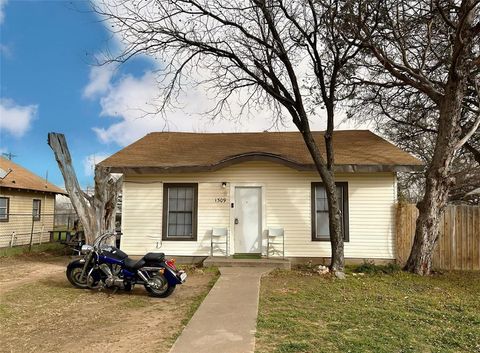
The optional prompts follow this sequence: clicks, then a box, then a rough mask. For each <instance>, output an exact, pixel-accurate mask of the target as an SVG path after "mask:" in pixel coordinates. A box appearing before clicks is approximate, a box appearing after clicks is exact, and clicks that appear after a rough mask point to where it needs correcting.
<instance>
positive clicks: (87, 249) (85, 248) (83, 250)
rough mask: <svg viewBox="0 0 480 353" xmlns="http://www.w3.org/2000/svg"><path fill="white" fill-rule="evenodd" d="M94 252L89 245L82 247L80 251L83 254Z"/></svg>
mask: <svg viewBox="0 0 480 353" xmlns="http://www.w3.org/2000/svg"><path fill="white" fill-rule="evenodd" d="M92 250H93V246H91V245H88V244H84V245H82V248H81V249H80V251H81V253H82V254H87V253H89V252H90V251H92Z"/></svg>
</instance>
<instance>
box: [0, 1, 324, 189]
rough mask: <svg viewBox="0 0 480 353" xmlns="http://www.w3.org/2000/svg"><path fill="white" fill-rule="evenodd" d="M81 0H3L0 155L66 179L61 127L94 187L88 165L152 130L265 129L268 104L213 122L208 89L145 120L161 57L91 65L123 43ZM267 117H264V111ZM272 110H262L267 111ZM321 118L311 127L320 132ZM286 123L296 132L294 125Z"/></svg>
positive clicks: (85, 181) (81, 173) (84, 178)
mask: <svg viewBox="0 0 480 353" xmlns="http://www.w3.org/2000/svg"><path fill="white" fill-rule="evenodd" d="M105 26H108V23H106V22H102V21H100V19H99V18H98V17H97V16H96V15H95V14H94V13H93V12H92V11H91V9H90V4H89V2H84V1H74V2H67V1H15V0H0V153H13V154H15V155H17V157H15V158H14V161H15V162H17V163H19V164H21V165H23V166H24V167H26V168H28V169H30V170H32V171H33V172H35V173H36V174H38V175H40V176H45V175H46V173H47V171H48V179H49V181H51V182H53V183H55V184H57V185H59V186H63V184H64V183H63V179H62V176H61V174H60V171H59V170H58V167H57V165H56V162H55V159H54V157H53V153H52V151H51V150H50V148H49V147H48V145H47V134H48V132H49V131H56V132H61V133H64V134H65V135H66V137H67V141H68V144H69V147H70V152H71V154H72V157H73V160H74V166H75V169H76V172H77V177H78V179H79V181H80V184H81V185H82V186H84V187H85V186H87V185H91V184H92V170H93V168H92V162H94V161H95V162H99V161H100V160H101V159H102V158H105V157H106V156H108V155H110V154H112V153H114V152H116V151H118V150H119V149H121V148H122V147H124V146H126V145H128V144H129V143H131V142H133V141H135V140H137V139H138V138H141V137H142V136H144V135H145V134H146V133H148V132H151V131H162V130H170V131H196V132H206V131H262V130H265V129H268V128H270V127H271V126H272V122H271V120H269V118H265V116H269V117H270V119H271V113H269V112H268V111H266V112H261V113H260V114H257V115H255V116H254V117H253V118H252V119H250V120H241V121H240V122H231V121H215V122H213V123H212V121H211V119H209V118H208V116H207V117H205V116H203V117H202V116H199V114H198V113H199V112H201V111H202V110H203V111H206V110H208V107H209V104H211V100H209V98H208V94H207V93H206V91H202V90H198V89H193V90H191V91H188V92H185V94H184V96H183V97H181V100H182V101H183V102H184V103H185V104H184V106H183V107H182V109H179V110H176V111H169V112H167V114H165V115H162V116H158V115H157V116H155V115H151V116H149V117H144V112H145V110H147V111H151V110H152V106H154V104H155V101H156V98H157V97H158V86H157V81H156V79H157V78H158V77H157V74H156V73H155V70H157V69H158V68H160V67H161V63H158V62H156V61H154V60H153V59H151V58H146V57H140V58H135V59H134V60H132V61H129V62H128V63H127V64H123V65H121V66H119V67H113V66H112V65H104V66H98V65H95V63H96V62H97V61H96V58H98V57H99V56H100V57H101V55H102V53H105V51H106V50H108V51H110V52H113V53H115V52H117V53H118V52H119V51H120V50H121V48H122V43H121V41H120V40H119V39H118V38H116V37H115V36H113V35H112V34H111V33H109V32H108V30H107V27H105ZM262 114H263V115H262ZM265 114H266V115H265ZM323 125H324V121H322V119H319V120H317V121H315V122H314V123H313V124H312V126H313V129H315V128H316V129H322V128H323V127H324V126H323ZM281 129H282V130H292V129H294V128H293V126H292V125H291V124H288V123H287V124H286V126H282V127H281Z"/></svg>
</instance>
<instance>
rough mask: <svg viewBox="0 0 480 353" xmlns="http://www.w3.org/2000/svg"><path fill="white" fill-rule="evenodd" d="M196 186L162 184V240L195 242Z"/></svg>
mask: <svg viewBox="0 0 480 353" xmlns="http://www.w3.org/2000/svg"><path fill="white" fill-rule="evenodd" d="M197 193H198V184H163V232H162V238H163V240H197V205H198V198H197Z"/></svg>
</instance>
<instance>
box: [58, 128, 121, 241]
mask: <svg viewBox="0 0 480 353" xmlns="http://www.w3.org/2000/svg"><path fill="white" fill-rule="evenodd" d="M48 144H49V146H50V147H51V148H52V150H53V152H54V154H55V159H56V160H57V163H58V167H59V168H60V171H61V172H62V175H63V180H64V181H65V188H66V189H67V192H68V196H69V197H70V201H71V202H72V205H73V208H74V209H75V212H76V213H77V215H78V218H79V219H80V222H81V223H82V225H83V229H84V231H85V241H86V243H87V244H92V243H93V242H94V240H95V239H96V238H97V237H98V236H99V235H101V234H103V233H105V232H113V231H114V230H115V210H116V204H117V197H118V192H119V190H120V188H121V184H122V178H115V177H113V176H112V175H111V174H110V171H109V170H108V168H103V167H100V166H97V167H96V168H95V193H94V195H91V196H90V195H87V194H86V193H85V192H84V191H83V190H82V189H81V188H80V184H79V183H78V179H77V176H76V174H75V170H74V168H73V165H72V157H71V156H70V151H69V150H68V146H67V141H66V140H65V136H64V135H63V134H58V133H53V132H50V133H49V134H48Z"/></svg>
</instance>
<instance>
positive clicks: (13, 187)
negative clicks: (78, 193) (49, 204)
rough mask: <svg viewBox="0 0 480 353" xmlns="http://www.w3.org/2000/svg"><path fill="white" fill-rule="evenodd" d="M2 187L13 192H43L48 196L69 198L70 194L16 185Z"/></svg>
mask: <svg viewBox="0 0 480 353" xmlns="http://www.w3.org/2000/svg"><path fill="white" fill-rule="evenodd" d="M0 186H1V187H2V188H5V189H11V190H22V191H32V192H43V193H46V194H56V195H57V194H58V195H65V196H68V192H66V191H54V190H40V189H32V188H28V187H18V186H15V185H2V184H0Z"/></svg>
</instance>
